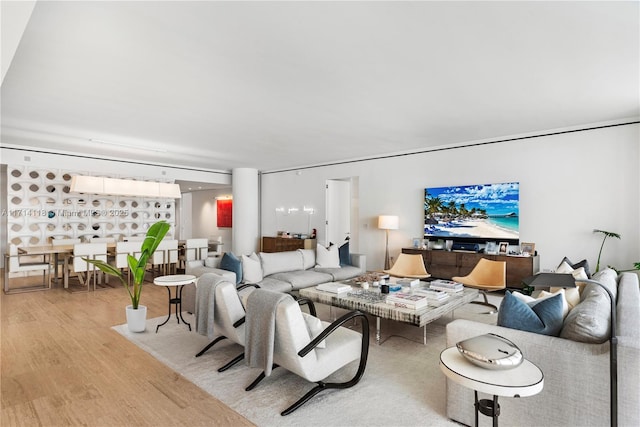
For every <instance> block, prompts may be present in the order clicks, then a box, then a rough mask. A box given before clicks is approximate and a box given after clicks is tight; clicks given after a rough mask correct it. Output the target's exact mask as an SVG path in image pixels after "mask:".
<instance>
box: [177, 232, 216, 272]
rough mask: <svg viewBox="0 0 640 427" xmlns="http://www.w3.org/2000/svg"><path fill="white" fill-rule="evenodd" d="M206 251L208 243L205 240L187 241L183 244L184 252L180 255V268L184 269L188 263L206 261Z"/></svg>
mask: <svg viewBox="0 0 640 427" xmlns="http://www.w3.org/2000/svg"><path fill="white" fill-rule="evenodd" d="M208 250H209V241H208V240H207V239H199V238H196V239H187V240H186V241H185V243H184V252H183V253H182V254H181V255H180V267H181V268H185V266H186V264H187V263H188V262H189V261H197V260H204V259H206V258H207V251H208Z"/></svg>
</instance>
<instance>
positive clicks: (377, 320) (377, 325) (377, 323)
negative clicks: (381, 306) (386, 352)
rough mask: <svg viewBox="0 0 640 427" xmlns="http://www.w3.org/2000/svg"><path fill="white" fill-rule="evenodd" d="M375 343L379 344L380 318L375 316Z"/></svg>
mask: <svg viewBox="0 0 640 427" xmlns="http://www.w3.org/2000/svg"><path fill="white" fill-rule="evenodd" d="M376 344H378V345H380V318H379V317H377V316H376Z"/></svg>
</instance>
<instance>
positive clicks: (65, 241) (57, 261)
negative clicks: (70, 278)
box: [51, 237, 82, 282]
mask: <svg viewBox="0 0 640 427" xmlns="http://www.w3.org/2000/svg"><path fill="white" fill-rule="evenodd" d="M81 242H82V240H81V239H80V238H70V237H62V238H55V237H54V238H52V239H51V245H53V246H67V245H68V246H71V245H75V244H76V243H81ZM53 260H54V265H55V275H54V277H55V280H56V281H57V280H58V269H59V268H60V267H61V268H62V269H63V270H62V276H63V278H66V277H67V275H68V274H69V271H68V269H69V267H68V263H69V254H67V253H65V254H62V258H61V257H60V254H59V253H57V252H56V253H55V254H54V256H53ZM65 266H67V267H66V271H65ZM65 282H66V280H65Z"/></svg>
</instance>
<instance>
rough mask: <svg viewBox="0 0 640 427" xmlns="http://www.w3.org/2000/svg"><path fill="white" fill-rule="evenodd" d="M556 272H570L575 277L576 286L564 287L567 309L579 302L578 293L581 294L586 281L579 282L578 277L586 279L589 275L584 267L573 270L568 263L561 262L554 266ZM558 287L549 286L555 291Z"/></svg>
mask: <svg viewBox="0 0 640 427" xmlns="http://www.w3.org/2000/svg"><path fill="white" fill-rule="evenodd" d="M556 273H561V274H571V275H573V278H574V279H576V287H575V288H566V297H567V301H568V302H569V307H570V308H569V310H571V309H572V308H573V307H575V306H576V305H578V304H579V303H580V294H582V289H584V287H585V285H586V283H584V282H580V279H584V280H587V279H589V277H588V276H587V273H586V272H585V270H584V267H579V268H576V269H575V270H574V269H573V267H571V266H570V265H569V264H568V263H566V262H563V263H561V264H560V265H559V266H558V268H556ZM558 289H560V288H550V289H549V290H550V291H551V292H555V291H557V290H558Z"/></svg>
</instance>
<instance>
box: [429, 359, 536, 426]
mask: <svg viewBox="0 0 640 427" xmlns="http://www.w3.org/2000/svg"><path fill="white" fill-rule="evenodd" d="M440 369H441V370H442V372H443V373H444V374H445V375H446V376H447V378H449V379H451V380H452V381H454V382H456V383H458V384H460V385H461V386H464V387H466V388H469V389H471V390H473V391H474V395H475V402H474V406H475V425H476V427H477V426H478V413H479V412H480V413H482V414H484V415H487V416H490V417H492V418H493V425H494V426H496V427H497V426H498V416H499V415H500V405H499V404H498V396H504V397H527V396H533V395H535V394H538V393H540V392H541V391H542V387H543V386H544V375H543V374H542V371H541V370H540V368H538V367H537V366H536V365H534V364H533V363H531V362H530V361H528V360H526V359H525V360H523V361H522V364H520V365H519V366H517V367H515V368H513V369H504V370H497V369H486V368H482V367H480V366H477V365H474V364H473V363H471V362H470V361H468V360H467V359H466V358H465V357H464V356H463V355H462V354H461V353H460V352H459V351H458V349H457V348H456V347H449V348H447V349H445V350H443V351H442V353H440ZM478 392H481V393H488V394H492V395H493V400H489V399H482V400H478Z"/></svg>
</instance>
